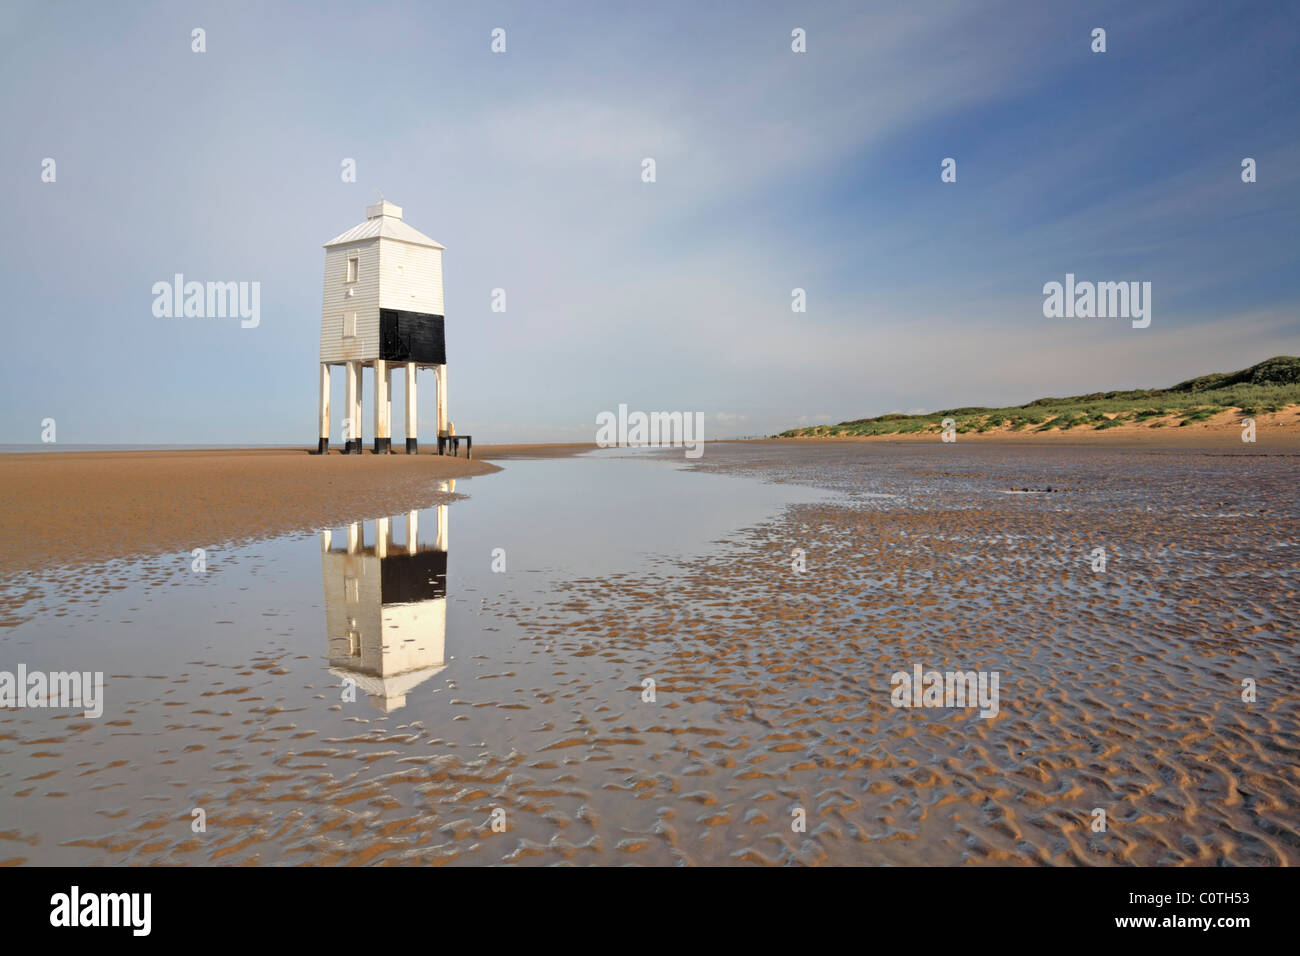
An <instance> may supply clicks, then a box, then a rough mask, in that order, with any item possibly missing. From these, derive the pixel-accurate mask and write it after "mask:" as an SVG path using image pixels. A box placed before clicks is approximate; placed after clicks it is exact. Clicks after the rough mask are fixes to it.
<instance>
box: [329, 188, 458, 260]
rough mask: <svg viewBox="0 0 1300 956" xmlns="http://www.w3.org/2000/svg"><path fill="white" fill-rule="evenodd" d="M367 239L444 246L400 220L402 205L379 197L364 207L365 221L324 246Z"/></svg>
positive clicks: (432, 246) (439, 247) (431, 247)
mask: <svg viewBox="0 0 1300 956" xmlns="http://www.w3.org/2000/svg"><path fill="white" fill-rule="evenodd" d="M367 239H396V240H397V241H398V242H407V243H410V244H411V245H413V246H428V247H429V248H430V249H444V248H446V247H445V246H443V245H442V244H441V243H438V242H435V241H434V240H432V239H430V238H429V237H428V236H426V235H425V234H424V233H422V232H420V230H418V229H415V228H413V227H411V226H408V225H407V224H406V223H404V222H402V207H401V206H398V205H396V204H394V203H391V202H389V201H388V200H387V199H381V200H379V202H377V203H373V204H372V205H369V206H367V207H366V221H365V222H363V223H361V224H360V225H357V226H353V227H352V228H351V229H349V230H348V231H347V232H345V233H343V234H342V235H338V236H335V237H334V238H333V239H331V240H330V241H329V242H327V243H325V248H326V249H329V248H330V247H331V246H345V245H347V244H348V243H350V242H363V241H365V240H367Z"/></svg>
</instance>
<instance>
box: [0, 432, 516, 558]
mask: <svg viewBox="0 0 1300 956" xmlns="http://www.w3.org/2000/svg"><path fill="white" fill-rule="evenodd" d="M497 470H499V469H498V468H497V467H496V466H495V465H491V464H488V463H487V462H484V461H480V460H477V459H476V460H472V461H471V460H466V459H464V458H450V457H446V456H438V455H419V456H410V457H407V456H406V455H389V456H380V455H338V454H333V455H328V456H325V457H321V456H317V455H309V454H307V453H305V452H304V451H302V450H300V449H289V448H285V449H239V450H219V451H218V450H212V451H207V450H203V451H121V452H38V453H30V454H4V455H0V495H2V496H3V499H4V502H5V510H6V512H7V515H6V520H5V521H4V522H0V576H9V575H13V574H17V573H19V572H22V571H24V570H32V569H36V568H44V567H52V566H67V565H75V564H81V563H89V562H99V561H108V560H112V559H115V558H124V557H129V556H134V555H142V554H145V555H147V554H160V553H163V552H166V551H188V550H191V549H193V548H200V547H203V548H207V547H214V546H217V545H222V544H230V543H233V542H238V541H247V540H253V539H259V538H269V537H272V536H274V535H277V534H284V533H286V532H289V531H296V530H300V529H303V528H319V527H327V526H330V525H334V524H341V523H343V522H345V521H355V520H361V519H364V518H368V517H373V516H374V515H376V514H389V513H396V512H398V511H404V510H407V509H410V508H417V507H426V506H428V505H430V504H433V503H435V502H436V501H438V500H440V499H439V495H440V494H441V492H440V491H439V487H438V485H439V482H440V481H443V480H447V479H455V478H463V477H467V476H470V475H482V474H487V473H489V472H493V471H497Z"/></svg>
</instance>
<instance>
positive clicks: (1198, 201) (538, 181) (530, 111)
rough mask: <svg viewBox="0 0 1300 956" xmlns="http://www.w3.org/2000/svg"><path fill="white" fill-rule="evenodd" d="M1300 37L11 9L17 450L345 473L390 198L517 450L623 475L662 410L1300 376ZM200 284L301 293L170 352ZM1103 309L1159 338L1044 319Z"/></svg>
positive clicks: (481, 425) (696, 18)
mask: <svg viewBox="0 0 1300 956" xmlns="http://www.w3.org/2000/svg"><path fill="white" fill-rule="evenodd" d="M194 27H202V28H203V29H204V30H206V37H207V52H206V53H202V54H197V53H193V52H191V49H190V44H191V41H190V35H191V30H192V29H193V28H194ZM495 27H502V28H504V29H505V30H506V31H507V33H506V36H507V52H506V53H505V54H493V53H491V51H490V48H489V47H490V41H491V36H490V34H491V31H492V29H493V28H495ZM795 27H802V28H803V29H805V30H806V31H807V52H806V53H804V54H795V53H793V52H792V51H791V49H790V42H791V41H790V32H791V30H792V29H793V28H795ZM1094 27H1103V28H1105V30H1106V31H1107V52H1106V53H1104V54H1094V53H1092V52H1091V50H1090V43H1091V36H1090V34H1091V31H1092V29H1093V28H1094ZM1297 37H1300V7H1297V5H1296V4H1294V3H1283V2H1279V3H1242V4H1231V5H1228V4H1223V3H1195V2H1177V3H1161V2H1152V3H1142V4H1133V3H1131V2H1121V3H1095V4H1092V3H1090V4H1065V3H1040V2H1025V3H1019V2H1017V3H978V4H976V3H944V2H924V3H881V4H873V3H862V2H857V3H843V4H833V3H827V4H762V3H760V4H754V3H735V4H717V5H700V4H691V3H681V4H677V3H657V4H637V5H633V4H597V3H591V4H580V3H574V4H562V5H561V4H534V3H521V4H492V3H484V4H429V3H422V4H414V3H412V4H382V3H380V4H372V3H367V4H355V3H349V4H343V3H336V4H277V3H247V4H216V3H214V4H194V5H187V4H183V3H159V4H131V3H127V4H113V5H105V4H79V3H68V4H58V5H48V4H40V3H32V4H24V3H15V2H12V0H11V2H8V3H6V4H5V5H4V7H3V9H2V10H0V89H2V90H3V95H2V97H0V103H2V104H3V107H2V108H3V116H2V117H0V119H2V120H3V122H2V123H0V138H2V139H3V143H4V148H3V150H0V183H3V185H2V186H0V221H2V222H3V231H2V232H0V236H2V238H0V242H2V243H3V248H2V252H3V255H0V279H3V284H4V288H5V290H6V291H7V302H6V304H7V309H6V316H5V320H4V328H5V333H6V347H5V348H4V349H3V350H0V442H36V441H39V440H40V430H41V424H40V423H41V420H42V419H44V418H47V417H50V418H54V419H55V420H56V421H57V423H58V437H59V440H60V442H68V443H81V442H224V443H238V442H250V443H255V442H256V443H261V442H295V443H304V444H307V443H311V442H312V441H313V437H314V434H315V421H314V413H315V400H316V394H315V366H316V359H317V349H318V344H319V322H320V295H321V281H322V269H323V263H324V251H323V250H322V249H321V245H322V243H324V242H326V241H327V240H329V239H330V238H332V237H333V236H335V235H337V234H338V233H340V232H343V231H344V230H345V229H347V228H349V227H351V226H353V225H355V224H356V223H358V222H360V221H361V220H362V219H363V218H364V209H365V206H366V205H367V204H368V203H370V202H373V201H374V200H375V198H376V197H377V193H376V191H375V190H376V189H378V190H382V192H383V195H384V196H385V197H387V198H388V199H390V200H392V201H393V202H396V203H397V204H399V205H401V206H402V207H403V209H404V215H405V219H406V221H407V222H409V223H410V224H411V225H413V226H415V227H416V228H417V229H419V230H421V231H422V232H425V233H426V234H428V235H430V236H432V237H433V238H435V239H437V240H438V241H439V242H441V243H442V244H443V245H445V246H446V247H447V251H446V252H445V253H444V277H445V285H446V312H447V340H448V354H449V363H450V375H449V384H450V404H451V411H452V418H453V419H454V420H455V421H456V423H457V427H458V430H460V431H462V432H472V433H473V434H474V435H475V437H476V439H478V440H479V441H514V440H539V441H546V440H565V439H578V440H591V439H592V438H593V437H594V434H595V424H594V422H595V417H596V415H597V413H598V412H600V411H602V410H613V409H616V408H617V407H618V405H619V404H620V403H625V404H627V405H629V406H630V407H631V408H633V409H644V410H681V411H690V412H694V411H701V412H704V413H705V416H706V422H707V426H706V429H707V430H706V434H707V435H708V436H709V437H726V436H731V435H753V434H770V433H772V432H774V431H777V430H779V429H782V428H785V427H790V426H793V425H797V424H805V423H811V422H815V421H839V420H842V419H846V418H856V417H860V416H864V415H872V414H881V413H884V412H889V411H896V410H904V411H909V410H917V409H935V408H940V407H950V406H956V405H967V404H1004V403H1012V402H1019V401H1025V400H1029V399H1032V398H1037V397H1040V396H1043V395H1062V394H1071V393H1077V392H1083V391H1093V390H1098V389H1108V388H1124V387H1139V386H1153V385H1161V384H1172V383H1173V382H1174V381H1177V380H1179V379H1182V378H1186V377H1190V376H1192V375H1197V374H1202V373H1205V372H1209V371H1216V370H1218V371H1226V370H1230V369H1235V368H1239V367H1243V366H1246V365H1249V364H1252V363H1253V362H1256V361H1259V360H1261V359H1264V358H1267V357H1270V356H1272V355H1276V354H1300V312H1297V304H1298V303H1300V268H1297V266H1298V265H1300V262H1298V260H1300V240H1298V239H1297V236H1298V235H1300V229H1297V225H1298V224H1300V57H1298V56H1297V52H1298V50H1300V40H1298V39H1297ZM1247 156H1249V157H1253V158H1254V159H1255V160H1256V161H1257V163H1258V181H1257V182H1256V183H1253V184H1245V183H1242V182H1241V176H1240V172H1241V167H1240V164H1241V160H1242V158H1243V157H1247ZM45 157H53V158H54V159H55V160H56V162H57V181H56V182H54V183H43V182H42V181H41V163H42V160H43V159H44V158H45ZM345 157H351V158H354V159H355V160H356V162H357V169H358V181H357V182H356V183H344V182H342V181H341V179H340V175H339V172H340V164H341V162H342V161H343V159H344V158H345ZM644 157H653V158H654V159H655V161H656V165H657V181H656V182H655V183H652V184H647V183H643V182H642V181H641V176H640V174H641V160H642V159H643V158H644ZM945 157H953V158H954V159H956V160H957V175H958V178H957V182H956V183H941V182H940V178H939V173H940V162H941V160H942V159H943V158H945ZM177 272H181V273H184V274H185V276H186V277H187V278H189V279H197V280H200V281H207V280H220V281H229V280H233V281H241V280H242V281H259V282H260V283H261V295H262V301H261V313H262V314H261V324H260V325H259V326H258V327H257V328H256V329H241V328H240V326H239V323H238V321H232V320H221V319H160V318H156V317H155V316H154V315H153V313H152V303H153V296H152V293H151V287H152V285H153V283H154V282H157V281H159V280H168V279H170V277H171V276H172V275H173V274H174V273H177ZM1067 272H1073V273H1075V274H1076V275H1077V276H1078V277H1079V278H1080V279H1093V280H1097V281H1120V280H1138V281H1150V282H1151V283H1152V289H1153V292H1152V296H1153V320H1152V324H1151V326H1150V328H1147V329H1132V328H1131V327H1130V326H1129V324H1128V323H1127V322H1124V321H1115V320H1062V319H1047V318H1044V317H1043V314H1042V303H1043V294H1042V286H1043V284H1044V283H1045V282H1049V281H1060V280H1062V279H1063V277H1064V275H1065V274H1066V273H1067ZM497 287H500V288H504V289H506V292H507V300H508V309H507V311H506V312H505V313H494V312H492V311H491V309H490V301H491V298H490V297H491V290H492V289H493V288H497ZM795 287H800V288H804V289H805V290H806V291H807V303H808V305H807V312H805V313H793V312H791V309H790V301H791V290H792V289H793V288H795ZM335 379H336V382H335V389H336V391H338V390H339V389H341V384H342V376H341V375H336V376H335ZM430 382H431V380H430ZM399 396H400V388H399V389H397V392H396V394H395V396H394V398H395V405H394V408H395V411H396V410H397V409H399V408H400V405H399V404H398V399H399ZM431 401H432V388H428V389H426V390H425V392H424V393H423V394H422V397H421V407H422V408H421V410H422V415H423V420H424V421H425V422H429V421H431V420H432V418H431V411H432V409H431V405H430V404H429V403H431ZM340 404H341V402H337V399H336V405H335V407H336V408H337V407H339V405H340ZM366 405H367V408H366V418H367V421H369V416H370V409H369V392H368V391H367V398H366ZM426 405H428V406H429V407H428V408H427V409H426ZM395 418H396V421H395V430H394V434H395V435H396V436H400V434H401V430H400V422H401V416H400V413H398V414H396V415H395ZM367 428H368V426H367ZM368 437H369V433H368V430H367V438H368ZM426 437H427V436H426Z"/></svg>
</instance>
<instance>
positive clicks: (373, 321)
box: [317, 199, 447, 454]
mask: <svg viewBox="0 0 1300 956" xmlns="http://www.w3.org/2000/svg"><path fill="white" fill-rule="evenodd" d="M442 250H443V247H442V246H441V245H439V244H438V243H436V242H434V241H433V240H432V239H430V238H429V237H428V236H426V235H425V234H424V233H422V232H420V231H419V230H417V229H412V228H411V227H410V226H408V225H407V224H406V223H404V222H403V221H402V210H401V207H400V206H395V205H393V204H392V203H390V202H388V201H387V200H384V199H381V200H380V201H379V202H377V203H375V204H374V205H372V206H367V207H366V221H365V222H363V223H361V224H360V225H358V226H353V227H352V228H351V229H349V230H348V231H347V232H345V233H343V234H342V235H340V236H336V237H335V238H333V239H331V240H330V241H329V242H327V243H325V293H324V296H323V297H322V304H321V323H320V375H319V378H320V383H319V384H320V406H319V411H320V431H319V439H320V440H319V442H318V444H317V451H318V452H320V453H322V454H324V453H326V452H328V451H329V439H330V369H331V368H333V367H334V366H336V365H339V366H342V367H343V374H344V376H345V379H344V381H345V383H346V384H345V388H344V392H345V398H344V405H343V413H342V415H341V416H340V419H341V421H340V434H341V436H342V440H343V442H344V447H343V451H344V453H345V454H361V452H362V438H361V436H362V427H361V426H362V415H361V369H362V368H364V367H367V366H368V367H370V368H372V369H374V373H373V374H374V383H375V407H374V422H375V425H374V439H375V443H374V450H375V453H376V454H387V453H388V452H389V450H390V448H391V446H392V421H393V369H394V368H405V369H406V451H407V453H408V454H414V453H415V452H416V451H418V448H419V445H418V442H417V440H416V413H415V410H416V387H415V386H416V373H417V371H418V370H419V369H422V368H432V369H434V370H435V371H436V374H437V376H438V403H437V408H438V435H439V436H442V435H445V434H446V433H447V346H446V340H445V336H444V330H443V311H442Z"/></svg>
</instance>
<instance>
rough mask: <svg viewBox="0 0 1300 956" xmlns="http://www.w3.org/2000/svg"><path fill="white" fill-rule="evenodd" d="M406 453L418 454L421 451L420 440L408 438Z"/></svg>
mask: <svg viewBox="0 0 1300 956" xmlns="http://www.w3.org/2000/svg"><path fill="white" fill-rule="evenodd" d="M406 453H407V454H408V455H418V454H419V453H420V442H419V439H416V438H408V439H406Z"/></svg>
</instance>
